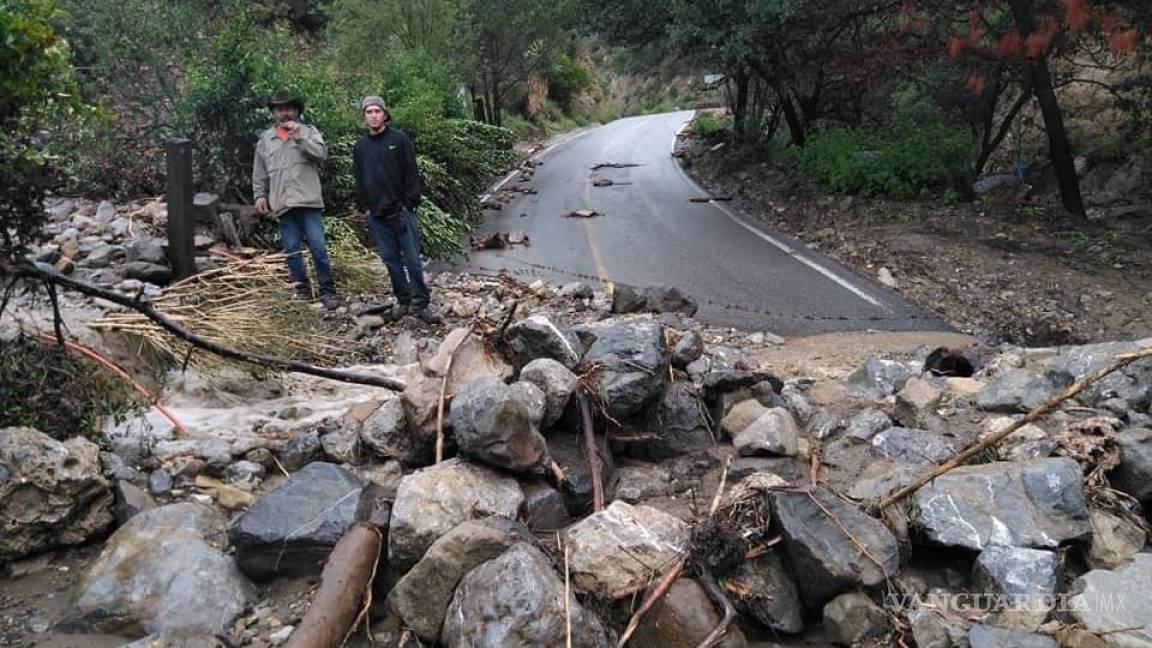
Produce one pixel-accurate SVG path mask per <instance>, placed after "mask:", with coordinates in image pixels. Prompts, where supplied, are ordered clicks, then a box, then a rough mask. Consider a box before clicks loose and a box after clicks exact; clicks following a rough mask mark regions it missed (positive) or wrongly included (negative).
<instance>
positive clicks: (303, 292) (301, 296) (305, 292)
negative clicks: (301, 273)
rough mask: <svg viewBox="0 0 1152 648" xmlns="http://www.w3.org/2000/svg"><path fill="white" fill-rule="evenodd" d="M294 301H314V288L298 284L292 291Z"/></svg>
mask: <svg viewBox="0 0 1152 648" xmlns="http://www.w3.org/2000/svg"><path fill="white" fill-rule="evenodd" d="M292 299H297V300H302V301H312V287H311V286H309V285H308V284H296V286H295V287H294V288H293V289H292Z"/></svg>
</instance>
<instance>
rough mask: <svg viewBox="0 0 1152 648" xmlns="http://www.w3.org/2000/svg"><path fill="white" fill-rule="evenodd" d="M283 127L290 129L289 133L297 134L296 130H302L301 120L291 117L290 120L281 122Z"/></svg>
mask: <svg viewBox="0 0 1152 648" xmlns="http://www.w3.org/2000/svg"><path fill="white" fill-rule="evenodd" d="M280 126H281V128H283V129H284V130H286V131H288V133H289V134H291V135H295V134H296V131H298V130H300V122H298V121H294V120H291V119H289V120H288V121H286V122H284V123H282V124H280Z"/></svg>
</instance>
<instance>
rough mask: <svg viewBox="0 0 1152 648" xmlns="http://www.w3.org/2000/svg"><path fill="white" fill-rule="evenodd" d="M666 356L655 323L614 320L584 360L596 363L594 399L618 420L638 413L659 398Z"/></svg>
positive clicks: (661, 329)
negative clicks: (597, 397)
mask: <svg viewBox="0 0 1152 648" xmlns="http://www.w3.org/2000/svg"><path fill="white" fill-rule="evenodd" d="M667 355H668V354H667V349H666V348H665V346H664V329H663V328H662V327H661V326H660V325H659V324H657V323H655V322H648V321H629V320H615V321H612V323H611V324H610V325H608V326H607V327H606V328H605V329H604V330H602V331H601V332H600V334H599V336H598V337H597V338H596V341H595V342H593V343H592V345H591V347H589V349H588V352H587V353H585V354H584V360H585V362H591V363H598V367H599V368H598V370H597V371H596V374H595V378H594V382H595V385H596V392H597V396H599V398H600V402H601V403H603V404H604V406H605V408H606V409H607V410H608V413H609V414H610V415H611V416H613V417H615V418H618V419H619V418H626V417H629V416H631V415H633V414H636V413H638V412H639V411H640V410H642V409H643V408H644V407H645V406H646V405H648V404H649V403H651V402H652V401H653V400H654V399H656V398H657V397H658V396H659V395H660V393H661V390H662V389H663V388H664V377H665V373H666V371H665V365H666V364H667V360H668V357H667Z"/></svg>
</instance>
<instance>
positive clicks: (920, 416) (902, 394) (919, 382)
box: [893, 378, 944, 429]
mask: <svg viewBox="0 0 1152 648" xmlns="http://www.w3.org/2000/svg"><path fill="white" fill-rule="evenodd" d="M943 398H944V392H943V390H941V389H940V388H938V387H936V386H935V385H933V384H932V383H930V382H928V381H927V380H923V379H920V378H909V379H908V382H906V383H904V388H903V389H901V390H900V391H899V393H897V394H896V408H895V411H894V412H893V414H894V416H895V417H896V420H897V421H899V422H900V424H901V425H903V426H904V427H909V428H928V427H932V428H933V429H935V427H934V426H935V425H936V424H937V422H938V421H939V420H940V419H939V416H938V415H937V414H936V410H937V409H938V408H939V407H940V401H941V400H943Z"/></svg>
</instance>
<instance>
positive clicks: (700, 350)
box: [672, 331, 704, 370]
mask: <svg viewBox="0 0 1152 648" xmlns="http://www.w3.org/2000/svg"><path fill="white" fill-rule="evenodd" d="M702 355H704V338H703V337H702V336H701V335H700V334H699V333H697V332H696V331H685V332H684V334H683V335H681V336H680V339H679V340H677V341H676V344H675V345H673V347H672V366H673V367H676V368H677V369H681V370H687V368H688V365H690V364H692V363H693V362H696V361H697V360H699V359H700V356H702Z"/></svg>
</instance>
